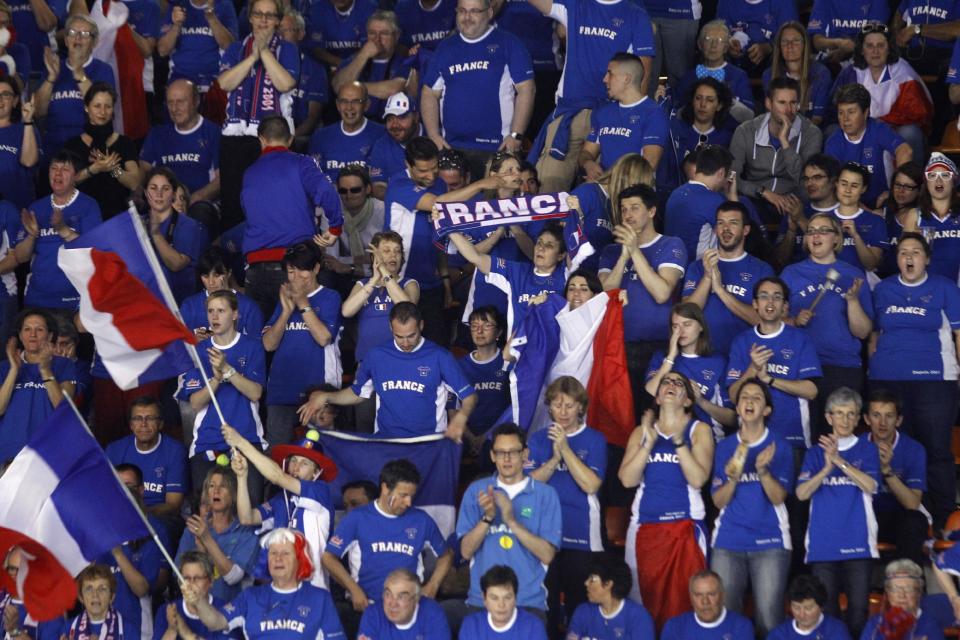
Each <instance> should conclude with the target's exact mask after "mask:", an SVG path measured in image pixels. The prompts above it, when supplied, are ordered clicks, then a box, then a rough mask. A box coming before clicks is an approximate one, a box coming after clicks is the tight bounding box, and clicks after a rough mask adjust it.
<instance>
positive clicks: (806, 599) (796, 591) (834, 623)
mask: <svg viewBox="0 0 960 640" xmlns="http://www.w3.org/2000/svg"><path fill="white" fill-rule="evenodd" d="M826 601H827V590H826V589H825V588H824V586H823V583H822V582H820V580H819V579H817V577H816V576H811V575H809V574H806V575H799V576H797V577H796V578H794V579H793V582H791V583H790V587H789V588H788V589H787V602H789V603H790V619H789V620H784V621H783V622H781V623H780V624H779V625H777V627H776V628H775V629H773V630H772V631H770V633H769V635H767V640H807V639H809V638H829V639H830V640H850V632H849V631H847V625H845V624H843V623H842V622H841V621H840V620H837V619H836V618H834V617H833V616H829V615H827V614H825V613H824V612H823V605H824V604H825V603H826Z"/></svg>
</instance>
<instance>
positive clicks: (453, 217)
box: [443, 202, 473, 225]
mask: <svg viewBox="0 0 960 640" xmlns="http://www.w3.org/2000/svg"><path fill="white" fill-rule="evenodd" d="M443 208H444V210H445V211H446V212H447V215H448V216H449V217H450V222H451V223H452V224H455V225H456V224H464V223H467V222H473V214H472V213H470V205H469V204H467V203H466V202H452V203H450V204H445V205H443Z"/></svg>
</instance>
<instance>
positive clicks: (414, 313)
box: [390, 302, 423, 324]
mask: <svg viewBox="0 0 960 640" xmlns="http://www.w3.org/2000/svg"><path fill="white" fill-rule="evenodd" d="M410 320H415V321H416V322H417V324H420V323H421V322H423V315H422V314H421V313H420V309H419V308H417V305H415V304H413V303H412V302H398V303H397V304H395V305H393V309H390V322H399V323H400V324H406V323H408V322H409V321H410Z"/></svg>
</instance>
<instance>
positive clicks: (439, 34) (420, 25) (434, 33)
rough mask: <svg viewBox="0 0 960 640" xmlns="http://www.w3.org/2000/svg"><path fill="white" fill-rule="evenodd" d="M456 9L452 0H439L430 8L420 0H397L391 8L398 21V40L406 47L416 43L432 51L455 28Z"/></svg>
mask: <svg viewBox="0 0 960 640" xmlns="http://www.w3.org/2000/svg"><path fill="white" fill-rule="evenodd" d="M456 9H457V3H456V2H454V1H453V0H439V1H438V2H437V3H436V4H435V5H434V6H433V7H431V8H430V9H425V8H424V7H423V5H422V4H421V3H420V0H399V2H397V4H396V5H395V6H394V7H393V10H394V12H395V13H396V14H397V22H399V23H400V42H401V43H403V44H404V45H405V46H406V47H408V48H409V47H412V46H413V45H416V44H418V45H420V47H421V48H422V49H426V50H427V51H433V50H434V49H436V48H437V45H438V44H439V43H440V41H441V40H443V39H444V38H446V37H447V36H448V35H450V33H452V32H453V30H454V29H455V28H456V26H457V25H456V22H457V19H456Z"/></svg>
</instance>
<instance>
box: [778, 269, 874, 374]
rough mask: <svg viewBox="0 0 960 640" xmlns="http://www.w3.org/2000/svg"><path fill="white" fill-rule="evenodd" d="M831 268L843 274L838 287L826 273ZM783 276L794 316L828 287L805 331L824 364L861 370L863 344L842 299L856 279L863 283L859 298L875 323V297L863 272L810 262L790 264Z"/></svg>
mask: <svg viewBox="0 0 960 640" xmlns="http://www.w3.org/2000/svg"><path fill="white" fill-rule="evenodd" d="M831 269H833V270H835V271H838V272H839V273H840V277H839V279H838V280H837V282H836V284H831V283H829V282H828V281H827V271H829V270H831ZM781 277H782V278H783V281H784V282H786V283H787V286H788V287H790V313H791V314H793V315H797V314H798V313H800V312H801V311H803V310H804V309H809V308H810V305H812V304H813V301H814V300H816V299H817V296H819V295H820V292H821V291H823V290H824V289H825V288H826V291H825V292H824V294H823V296H822V297H821V298H820V302H818V303H817V307H816V309H814V314H813V317H812V318H810V322H809V323H807V326H805V327H803V328H802V331H804V332H805V333H806V334H807V336H808V337H809V338H810V340H812V341H813V345H814V347H815V348H816V350H817V356H818V357H819V358H820V362H821V363H822V364H828V365H830V366H833V367H848V368H855V369H859V368H860V367H861V366H862V362H861V360H860V350H861V342H860V339H859V338H857V337H856V336H854V335H853V334H852V333H850V323H849V321H848V320H847V301H846V299H845V298H844V297H843V296H844V295H845V294H846V293H847V290H849V289H850V287H851V286H853V281H854V279H856V278H860V279H861V280H863V285H861V287H860V291H859V292H858V293H857V299H858V300H859V301H860V306H861V307H863V312H864V313H865V314H866V315H867V317H868V318H870V319H871V320H873V295H872V294H871V292H870V286H869V285H868V284H867V277H866V275H865V274H864V273H863V271H862V270H861V269H858V268H857V267H854V266H853V265H851V264H848V263H846V262H842V261H840V260H837V261H836V262H834V263H833V264H818V263H816V262H814V261H813V260H811V259H807V260H804V261H803V262H798V263H796V264H791V265H789V266H788V267H787V268H786V269H784V270H783V273H782V274H781Z"/></svg>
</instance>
